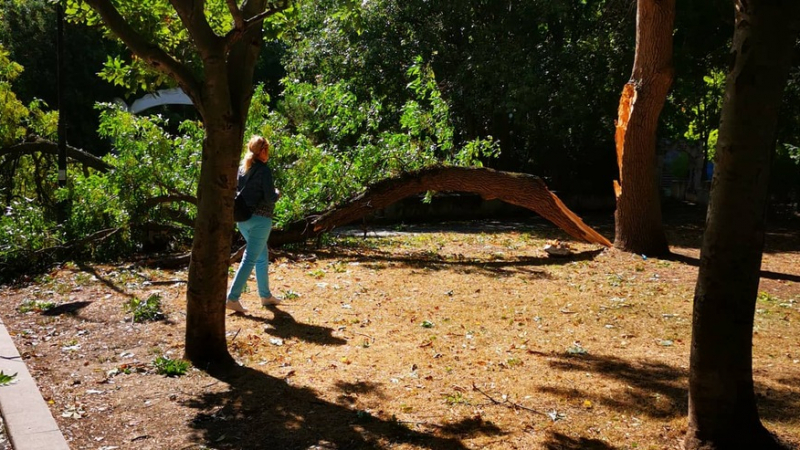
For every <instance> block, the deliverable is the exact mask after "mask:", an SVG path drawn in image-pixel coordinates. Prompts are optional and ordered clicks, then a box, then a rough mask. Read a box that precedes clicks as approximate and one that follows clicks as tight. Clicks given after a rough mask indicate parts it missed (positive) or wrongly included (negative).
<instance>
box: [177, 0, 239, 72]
mask: <svg viewBox="0 0 800 450" xmlns="http://www.w3.org/2000/svg"><path fill="white" fill-rule="evenodd" d="M169 3H170V4H171V5H172V7H173V8H175V12H177V13H178V17H180V18H181V23H183V26H184V27H186V30H188V31H189V34H190V35H191V37H192V40H193V41H194V43H195V46H196V47H197V50H198V52H199V53H200V56H201V57H202V58H203V59H204V60H207V59H209V58H212V57H215V56H217V57H219V56H221V55H223V54H224V53H223V52H224V51H225V50H226V48H225V46H224V45H225V40H224V39H223V38H221V37H220V36H217V34H216V33H214V30H212V29H211V25H209V24H208V21H207V20H206V16H205V11H204V7H205V3H206V2H205V1H196V0H169Z"/></svg>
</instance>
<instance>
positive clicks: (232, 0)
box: [225, 0, 244, 29]
mask: <svg viewBox="0 0 800 450" xmlns="http://www.w3.org/2000/svg"><path fill="white" fill-rule="evenodd" d="M225 3H227V4H228V10H229V11H230V12H231V16H233V28H234V29H237V28H244V16H243V15H242V11H241V10H240V9H239V7H238V6H236V0H225Z"/></svg>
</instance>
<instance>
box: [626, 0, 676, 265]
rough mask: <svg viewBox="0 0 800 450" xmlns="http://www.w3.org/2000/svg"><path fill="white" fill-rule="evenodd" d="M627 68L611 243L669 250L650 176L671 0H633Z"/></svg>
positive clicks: (668, 69)
mask: <svg viewBox="0 0 800 450" xmlns="http://www.w3.org/2000/svg"><path fill="white" fill-rule="evenodd" d="M637 4H638V6H637V17H636V56H635V58H634V62H633V74H632V75H631V79H630V81H628V83H627V84H626V85H625V87H624V88H623V90H622V96H621V98H620V102H619V118H618V119H617V125H616V136H615V137H616V145H617V164H618V166H619V182H615V183H614V191H615V193H616V197H617V211H616V213H615V219H616V230H615V231H616V232H615V236H614V247H616V248H618V249H620V250H624V251H628V252H633V253H643V254H648V255H662V254H666V253H669V246H668V245H667V238H666V235H665V234H664V228H663V225H662V223H661V204H660V199H659V193H658V179H657V177H656V130H657V127H658V117H659V115H660V114H661V109H662V108H663V106H664V102H665V101H666V99H667V93H668V92H669V88H670V86H671V85H672V78H673V67H672V31H673V22H674V18H675V0H638V3H637Z"/></svg>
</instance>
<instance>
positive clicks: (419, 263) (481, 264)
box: [315, 248, 605, 279]
mask: <svg viewBox="0 0 800 450" xmlns="http://www.w3.org/2000/svg"><path fill="white" fill-rule="evenodd" d="M604 250H605V248H599V249H595V250H586V251H582V252H577V253H572V254H570V255H566V256H558V257H550V256H542V257H539V256H522V257H518V258H515V259H513V260H512V259H492V260H483V259H476V258H454V259H446V258H443V257H441V256H439V255H438V254H436V253H430V252H418V253H414V254H412V255H410V256H402V255H397V254H396V253H392V252H387V251H374V250H373V251H372V253H371V254H369V255H358V254H356V255H353V254H352V253H351V252H348V251H342V250H338V249H335V248H330V249H322V250H316V251H315V253H316V254H317V255H321V256H322V257H323V258H328V259H337V260H347V259H350V260H352V261H358V262H360V263H367V264H373V265H380V264H382V263H394V264H397V265H399V266H405V267H411V268H419V269H426V270H432V271H440V270H459V271H466V272H471V273H481V272H485V273H488V274H490V275H493V276H514V275H522V276H527V277H529V278H539V279H549V278H551V275H550V274H549V273H547V272H546V271H544V270H536V269H533V268H532V267H540V266H555V265H565V264H569V263H571V262H576V261H591V260H594V259H595V258H596V257H597V256H598V255H600V254H601V253H603V251H604Z"/></svg>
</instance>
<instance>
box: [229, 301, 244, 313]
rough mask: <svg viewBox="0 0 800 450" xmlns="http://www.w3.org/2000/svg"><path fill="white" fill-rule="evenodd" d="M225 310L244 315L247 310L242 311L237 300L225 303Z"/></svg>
mask: <svg viewBox="0 0 800 450" xmlns="http://www.w3.org/2000/svg"><path fill="white" fill-rule="evenodd" d="M225 309H230V310H231V311H236V312H238V313H246V312H247V310H246V309H244V306H242V304H241V303H239V301H238V300H228V301H226V302H225Z"/></svg>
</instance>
